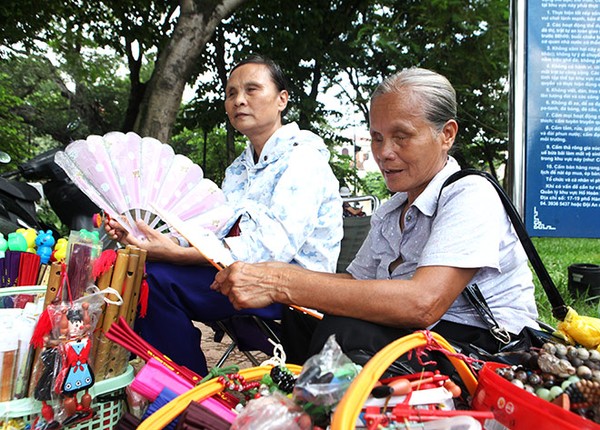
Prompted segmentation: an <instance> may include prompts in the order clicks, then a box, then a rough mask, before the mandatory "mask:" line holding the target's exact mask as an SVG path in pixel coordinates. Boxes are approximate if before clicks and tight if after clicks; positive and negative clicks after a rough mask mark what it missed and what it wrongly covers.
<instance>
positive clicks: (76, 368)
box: [55, 303, 94, 426]
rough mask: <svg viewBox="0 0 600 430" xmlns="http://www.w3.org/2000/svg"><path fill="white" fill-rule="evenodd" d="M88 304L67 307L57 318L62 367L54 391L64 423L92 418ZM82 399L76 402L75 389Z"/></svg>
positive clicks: (68, 423)
mask: <svg viewBox="0 0 600 430" xmlns="http://www.w3.org/2000/svg"><path fill="white" fill-rule="evenodd" d="M88 307H89V304H88V303H82V304H81V308H70V309H67V310H65V311H63V315H62V317H61V320H60V335H61V336H60V340H61V343H60V344H59V351H60V357H61V370H60V372H59V374H58V375H57V378H56V382H55V390H56V392H58V393H60V394H62V396H64V398H63V400H62V403H63V407H64V410H65V412H66V415H67V418H66V419H65V420H64V421H63V425H64V426H67V425H71V424H73V423H76V422H80V421H83V420H87V419H89V418H91V417H92V415H93V411H92V409H91V403H92V397H91V395H90V394H89V393H88V389H89V388H90V387H91V386H92V385H94V373H93V371H92V368H91V366H90V363H89V355H90V348H91V346H92V341H91V337H90V332H91V330H90V316H89V312H88ZM84 390H85V394H83V395H82V396H81V402H78V401H77V396H76V394H77V392H79V391H84Z"/></svg>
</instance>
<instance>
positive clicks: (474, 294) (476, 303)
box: [463, 283, 512, 345]
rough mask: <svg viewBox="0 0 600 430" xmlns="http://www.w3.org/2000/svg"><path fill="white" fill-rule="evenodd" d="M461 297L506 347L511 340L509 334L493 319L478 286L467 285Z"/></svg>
mask: <svg viewBox="0 0 600 430" xmlns="http://www.w3.org/2000/svg"><path fill="white" fill-rule="evenodd" d="M463 296H465V298H466V299H467V300H468V301H469V303H471V306H473V307H474V308H475V310H476V311H477V313H478V314H479V317H480V318H481V319H482V320H483V321H484V322H485V323H486V324H487V325H488V327H489V331H490V333H491V334H492V336H494V338H496V340H498V341H499V342H501V343H502V344H504V345H508V344H509V343H510V342H511V340H512V339H511V336H510V333H509V332H508V330H506V328H504V327H502V326H501V325H500V324H499V323H498V321H497V320H496V318H494V314H493V313H492V310H491V309H490V307H489V305H488V304H487V301H486V300H485V297H484V296H483V293H482V292H481V290H480V289H479V286H478V285H477V284H475V283H473V284H470V285H467V286H466V287H465V289H464V290H463Z"/></svg>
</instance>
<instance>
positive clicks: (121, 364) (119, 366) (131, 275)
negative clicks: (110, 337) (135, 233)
mask: <svg viewBox="0 0 600 430" xmlns="http://www.w3.org/2000/svg"><path fill="white" fill-rule="evenodd" d="M138 261H139V255H137V254H135V253H134V249H132V248H129V260H128V262H127V271H126V273H125V281H124V283H123V285H124V286H123V292H122V296H123V304H122V305H121V307H120V308H119V313H118V316H117V318H116V319H115V321H116V320H118V318H120V317H123V318H125V315H126V314H127V312H128V310H129V306H130V302H131V297H132V292H133V289H134V285H133V283H134V282H135V274H136V271H137V268H138ZM128 357H129V351H127V350H126V349H125V348H123V347H121V346H119V345H117V344H116V343H114V342H111V345H110V352H109V354H108V360H107V361H106V364H105V366H104V374H103V375H102V377H103V379H108V378H112V377H113V376H117V375H120V374H121V373H123V371H124V370H125V368H126V365H127V358H128Z"/></svg>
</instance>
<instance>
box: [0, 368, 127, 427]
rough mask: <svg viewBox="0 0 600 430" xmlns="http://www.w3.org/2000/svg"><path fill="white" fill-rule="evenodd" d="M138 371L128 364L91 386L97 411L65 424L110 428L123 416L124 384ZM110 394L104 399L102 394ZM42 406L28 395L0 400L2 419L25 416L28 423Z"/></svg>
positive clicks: (0, 418)
mask: <svg viewBox="0 0 600 430" xmlns="http://www.w3.org/2000/svg"><path fill="white" fill-rule="evenodd" d="M133 377H134V371H133V367H132V366H128V367H127V369H126V370H125V372H124V373H123V374H121V375H119V376H115V377H114V378H110V379H107V380H105V381H100V382H97V383H96V384H94V385H93V386H92V388H91V389H90V394H91V395H92V398H93V399H94V400H93V403H92V408H93V409H94V411H95V415H94V417H93V418H92V419H91V420H88V421H84V422H82V423H79V424H76V425H73V426H70V427H65V428H68V429H74V430H110V429H112V428H113V427H114V426H115V425H116V424H117V422H118V421H119V419H120V418H121V416H122V415H123V408H124V406H125V403H124V398H125V396H121V395H119V394H121V392H122V391H124V388H125V387H127V386H128V385H129V384H130V383H131V381H133ZM105 396H106V397H108V399H107V400H106V401H102V397H105ZM41 410H42V404H41V402H39V401H37V400H34V399H30V398H26V399H20V400H13V401H10V402H3V403H0V422H2V421H3V420H8V419H11V418H22V419H23V420H24V421H25V423H26V424H29V423H31V422H33V421H34V420H35V419H36V418H37V417H38V416H39V414H40V412H41Z"/></svg>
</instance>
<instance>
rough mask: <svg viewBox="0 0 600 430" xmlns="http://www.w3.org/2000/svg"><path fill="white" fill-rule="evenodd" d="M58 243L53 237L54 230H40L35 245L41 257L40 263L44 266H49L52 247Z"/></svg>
mask: <svg viewBox="0 0 600 430" xmlns="http://www.w3.org/2000/svg"><path fill="white" fill-rule="evenodd" d="M55 243H56V241H55V240H54V236H52V230H46V231H45V232H44V231H43V230H40V232H39V234H38V236H37V238H36V239H35V244H36V245H37V255H39V256H40V262H41V263H42V264H48V262H49V261H50V256H51V255H52V247H53V246H54V244H55Z"/></svg>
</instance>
